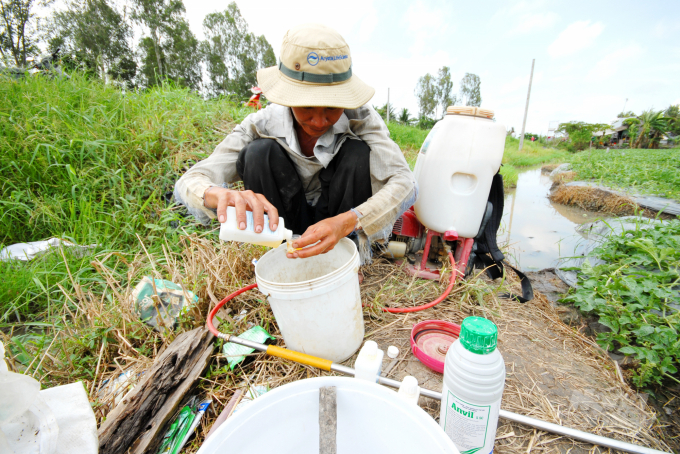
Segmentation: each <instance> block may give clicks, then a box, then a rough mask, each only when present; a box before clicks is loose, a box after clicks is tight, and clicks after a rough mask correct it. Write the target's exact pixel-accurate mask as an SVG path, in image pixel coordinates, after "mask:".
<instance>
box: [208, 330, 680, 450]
mask: <svg viewBox="0 0 680 454" xmlns="http://www.w3.org/2000/svg"><path fill="white" fill-rule="evenodd" d="M220 337H221V338H223V339H225V340H226V341H227V342H233V343H235V344H239V345H243V346H245V347H250V348H254V349H255V350H259V351H262V352H267V349H268V347H269V346H267V345H264V344H260V343H258V342H253V341H249V340H246V339H241V338H240V337H236V336H230V335H228V334H225V335H223V336H220ZM277 349H278V350H286V349H283V348H277ZM288 351H289V352H291V355H290V356H287V355H286V356H284V355H280V354H277V355H276V356H279V357H284V358H288V359H292V360H294V361H297V362H300V363H302V364H308V365H312V366H315V367H316V364H318V363H319V362H324V363H325V362H329V363H330V361H328V360H323V359H321V358H316V357H313V356H310V355H304V354H300V353H298V352H294V351H292V350H288ZM279 353H280V352H279ZM306 358H312V359H313V360H314V361H312V362H309V363H308V362H306V361H302V360H306ZM323 369H324V370H331V371H334V372H339V373H341V374H343V375H349V376H351V377H353V376H354V369H352V368H351V367H348V366H343V365H342V364H336V363H330V367H329V368H326V367H323ZM378 383H380V384H381V385H385V386H389V387H391V388H397V389H399V386H401V382H400V381H397V380H393V379H391V378H386V377H381V376H378ZM420 395H422V396H425V397H429V398H430V399H435V400H439V401H441V400H442V393H440V392H437V391H432V390H429V389H425V388H420ZM499 416H500V417H501V418H503V419H505V420H507V421H512V422H516V423H519V424H524V425H527V426H531V427H534V428H536V429H538V430H542V431H545V432H551V433H554V434H557V435H563V436H565V437H569V438H573V439H574V440H579V441H584V442H586V443H591V444H594V445H599V446H604V447H605V448H612V449H617V450H619V451H624V452H629V453H632V454H670V453H667V452H666V451H659V450H656V449H652V448H647V447H644V446H638V445H634V444H632V443H626V442H625V441H619V440H614V439H613V438H607V437H602V436H600V435H595V434H591V433H588V432H582V431H580V430H576V429H572V428H569V427H564V426H560V425H559V424H553V423H550V422H546V421H542V420H540V419H535V418H530V417H528V416H524V415H518V414H517V413H512V412H509V411H506V410H501V411H500V414H499Z"/></svg>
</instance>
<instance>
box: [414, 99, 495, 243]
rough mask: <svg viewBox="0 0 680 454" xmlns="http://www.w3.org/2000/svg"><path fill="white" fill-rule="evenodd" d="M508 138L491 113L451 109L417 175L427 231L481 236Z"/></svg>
mask: <svg viewBox="0 0 680 454" xmlns="http://www.w3.org/2000/svg"><path fill="white" fill-rule="evenodd" d="M505 136H506V131H505V126H503V125H502V124H500V123H496V122H494V121H493V111H491V110H486V109H481V108H479V107H458V106H452V107H449V108H448V109H447V114H446V116H445V117H444V118H443V119H442V120H441V121H439V122H438V123H437V124H436V125H435V126H434V128H432V131H430V133H429V134H428V136H427V138H426V139H425V142H424V143H423V146H422V147H421V149H420V153H419V154H418V160H417V161H416V167H415V170H414V173H415V177H416V180H417V181H418V186H419V190H420V192H419V195H418V200H417V202H416V203H415V211H416V216H418V220H419V221H420V222H421V223H422V224H423V225H424V226H425V227H427V228H428V229H430V230H434V231H436V232H440V233H443V232H446V231H447V230H455V231H456V232H458V236H460V237H463V238H474V237H475V236H477V233H478V232H479V227H480V225H481V223H482V218H483V217H484V212H485V210H486V202H487V200H488V198H489V191H490V189H491V180H492V179H493V176H494V175H495V174H496V172H497V171H498V169H499V168H500V165H501V160H502V159H503V150H504V148H505Z"/></svg>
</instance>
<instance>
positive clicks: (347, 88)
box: [257, 24, 375, 109]
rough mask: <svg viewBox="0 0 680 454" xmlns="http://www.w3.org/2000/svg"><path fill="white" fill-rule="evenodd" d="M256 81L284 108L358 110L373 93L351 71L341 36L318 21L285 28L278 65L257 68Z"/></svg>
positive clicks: (348, 53) (269, 97) (268, 95)
mask: <svg viewBox="0 0 680 454" xmlns="http://www.w3.org/2000/svg"><path fill="white" fill-rule="evenodd" d="M257 83H258V85H259V87H260V88H261V89H262V91H263V92H264V95H265V96H266V97H267V99H268V100H269V101H271V102H273V103H276V104H280V105H283V106H287V107H341V108H345V109H357V108H359V107H361V106H363V105H364V104H366V103H367V102H368V101H369V100H370V99H371V98H372V97H373V95H374V94H375V90H374V89H373V88H372V87H370V86H368V85H366V84H365V83H364V82H363V81H362V80H361V79H359V78H358V77H357V76H356V75H354V74H353V73H352V56H351V54H350V51H349V46H348V45H347V43H346V42H345V40H344V39H343V37H342V36H340V34H339V33H338V32H337V31H335V30H333V29H332V28H330V27H326V26H325V25H321V24H305V25H299V26H297V27H294V28H291V29H290V30H288V32H287V33H286V35H285V36H284V37H283V44H282V45H281V56H280V62H279V65H278V66H272V67H270V68H264V69H261V70H259V71H258V72H257Z"/></svg>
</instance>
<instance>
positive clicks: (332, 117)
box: [291, 107, 345, 138]
mask: <svg viewBox="0 0 680 454" xmlns="http://www.w3.org/2000/svg"><path fill="white" fill-rule="evenodd" d="M291 110H292V111H293V116H294V117H295V120H296V121H297V122H298V124H299V125H300V127H302V130H303V131H305V132H306V133H307V134H308V135H309V136H311V137H317V138H318V137H321V136H322V135H324V133H325V132H326V131H328V130H329V129H331V128H332V127H333V125H334V124H335V123H336V122H337V121H338V120H339V119H340V117H341V116H342V113H343V112H344V111H345V109H341V108H338V107H291Z"/></svg>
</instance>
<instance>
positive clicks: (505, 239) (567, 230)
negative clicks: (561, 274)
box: [498, 167, 607, 271]
mask: <svg viewBox="0 0 680 454" xmlns="http://www.w3.org/2000/svg"><path fill="white" fill-rule="evenodd" d="M551 185H552V180H551V179H550V177H549V176H548V175H544V174H541V169H540V167H537V168H529V169H528V170H525V171H524V172H522V173H520V174H519V179H518V180H517V188H514V189H510V190H506V194H505V207H504V210H503V221H502V224H501V227H500V229H499V231H498V243H499V245H503V244H507V245H508V250H509V255H510V256H511V257H512V258H513V259H514V260H513V261H514V262H515V263H516V264H518V265H519V267H520V269H522V270H523V271H537V270H541V269H544V268H551V267H553V266H555V262H556V260H557V259H558V258H559V257H560V256H561V257H569V256H572V255H574V249H575V247H576V246H577V244H578V243H579V242H580V241H583V238H582V237H581V236H580V235H579V234H578V233H577V232H576V227H577V226H578V225H579V224H584V223H586V222H593V221H595V220H597V219H603V218H606V217H607V216H605V215H602V214H601V213H592V212H589V211H584V210H581V209H579V208H574V207H570V206H566V205H560V204H557V203H552V202H551V201H550V200H548V194H549V192H550V186H551Z"/></svg>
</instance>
